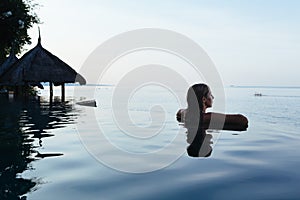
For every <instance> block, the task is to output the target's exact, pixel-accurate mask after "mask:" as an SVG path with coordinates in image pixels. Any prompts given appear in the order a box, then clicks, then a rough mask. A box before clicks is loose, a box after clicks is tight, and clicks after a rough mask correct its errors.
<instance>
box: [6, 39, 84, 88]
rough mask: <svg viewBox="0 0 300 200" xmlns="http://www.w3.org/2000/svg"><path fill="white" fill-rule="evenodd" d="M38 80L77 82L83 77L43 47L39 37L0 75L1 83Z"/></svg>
mask: <svg viewBox="0 0 300 200" xmlns="http://www.w3.org/2000/svg"><path fill="white" fill-rule="evenodd" d="M40 82H53V83H54V84H55V85H60V84H62V83H75V82H79V83H80V84H81V85H84V84H86V81H85V79H84V78H83V77H82V76H81V75H80V74H78V73H77V72H76V71H75V70H74V69H72V68H71V67H70V66H69V65H68V64H66V63H65V62H63V61H62V60H60V59H59V58H58V57H56V56H55V55H53V54H52V53H50V52H49V51H47V50H46V49H44V48H43V47H42V45H41V39H40V37H39V41H38V44H37V45H36V46H35V47H34V48H33V49H31V50H30V51H28V52H27V53H26V54H24V55H23V56H22V58H20V59H19V60H18V61H17V62H16V63H15V64H13V65H12V66H11V67H10V68H9V69H8V70H7V71H6V72H4V73H3V74H2V75H0V83H1V84H2V85H25V84H34V83H40Z"/></svg>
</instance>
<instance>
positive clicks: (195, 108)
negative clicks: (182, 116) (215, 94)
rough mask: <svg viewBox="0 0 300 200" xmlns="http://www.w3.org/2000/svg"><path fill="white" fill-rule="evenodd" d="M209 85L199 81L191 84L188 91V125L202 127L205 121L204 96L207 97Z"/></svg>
mask: <svg viewBox="0 0 300 200" xmlns="http://www.w3.org/2000/svg"><path fill="white" fill-rule="evenodd" d="M208 93H209V87H208V86H207V85H206V84H203V83H199V84H195V85H193V86H191V87H190V88H189V89H188V92H187V104H188V107H187V113H186V123H187V125H193V126H198V127H199V125H200V126H201V127H202V122H203V102H202V99H203V97H207V95H208Z"/></svg>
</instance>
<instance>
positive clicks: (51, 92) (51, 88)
mask: <svg viewBox="0 0 300 200" xmlns="http://www.w3.org/2000/svg"><path fill="white" fill-rule="evenodd" d="M49 86H50V102H52V99H53V85H52V82H51V81H50V82H49Z"/></svg>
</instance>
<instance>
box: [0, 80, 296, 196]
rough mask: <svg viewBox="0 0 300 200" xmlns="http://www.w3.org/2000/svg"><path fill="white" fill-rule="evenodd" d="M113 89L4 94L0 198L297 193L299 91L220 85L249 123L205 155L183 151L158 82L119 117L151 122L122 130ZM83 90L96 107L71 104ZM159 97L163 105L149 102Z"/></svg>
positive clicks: (219, 136) (221, 135)
mask: <svg viewBox="0 0 300 200" xmlns="http://www.w3.org/2000/svg"><path fill="white" fill-rule="evenodd" d="M113 89H114V88H113V87H110V86H102V87H97V88H96V90H95V91H94V93H95V96H93V97H92V96H89V94H88V93H86V94H84V91H87V90H88V87H82V88H80V90H81V91H82V93H81V94H80V95H79V96H76V97H71V96H70V94H72V92H73V88H71V87H67V96H68V95H69V97H68V98H67V100H68V101H69V102H68V103H66V104H61V103H59V99H57V102H56V100H55V101H54V103H53V104H51V105H50V104H49V103H48V100H47V98H46V97H45V98H41V100H40V101H37V100H34V99H31V100H27V101H24V100H20V99H6V98H1V110H0V124H1V126H0V199H1V200H2V199H3V200H4V199H20V198H23V199H26V198H27V199H30V200H31V199H32V200H48V199H49V200H53V199H66V200H68V199H70V200H71V199H72V200H73V199H74V200H77V199H78V200H81V199H89V200H93V199H183V198H184V199H251V200H252V199H299V196H300V190H299V186H298V185H299V182H300V170H299V167H300V159H299V158H300V151H299V143H300V134H299V128H300V115H299V113H300V103H299V100H300V89H280V88H225V94H226V112H228V113H242V114H244V115H246V116H247V117H248V119H249V128H248V130H247V131H245V132H233V131H220V132H212V133H209V134H212V135H213V139H212V141H211V142H212V144H211V146H212V147H213V151H212V154H211V155H210V156H209V157H207V158H192V157H189V156H188V155H187V153H186V147H187V146H188V143H187V141H186V140H187V138H186V129H185V128H184V127H182V126H180V125H179V124H178V123H177V122H176V120H175V113H176V111H177V109H178V104H177V103H178V102H176V99H174V98H173V97H172V96H170V95H168V94H166V93H164V92H163V91H162V90H160V89H159V88H148V90H146V91H143V92H142V93H140V95H135V96H132V98H131V102H130V103H129V104H128V105H126V106H127V108H128V110H129V119H130V120H131V121H126V120H124V121H123V122H124V123H129V122H130V123H132V124H133V125H134V126H135V127H139V128H140V129H137V130H144V129H143V128H145V127H150V128H149V129H147V130H148V131H143V132H137V133H134V134H133V135H130V131H129V135H128V132H126V130H125V131H124V129H122V123H123V122H120V121H118V116H121V117H123V116H122V113H119V114H117V115H118V116H114V114H116V113H114V111H113V109H112V106H111V101H110V97H111V95H112V91H113ZM58 91H59V90H58ZM58 91H56V93H55V94H56V95H58ZM182 92H185V91H182ZM255 92H259V93H262V94H263V96H261V97H256V96H254V95H253V94H254V93H255ZM153 94H155V95H153ZM42 95H47V91H43V92H42ZM81 97H85V98H86V99H92V98H94V99H96V101H97V105H98V107H97V108H92V107H84V106H79V105H76V104H74V102H75V101H79V100H83V99H84V98H81ZM74 98H75V100H74ZM216 98H218V97H217V96H216ZM157 102H159V105H160V106H161V107H163V109H161V108H160V107H159V106H157V107H152V106H153V105H156V104H157ZM119 106H122V105H119ZM151 107H152V108H153V109H152V110H151ZM149 110H151V111H152V112H151V114H152V116H151V114H150V112H149ZM91 113H92V115H90V114H91ZM123 114H124V113H123ZM91 116H92V117H93V119H91ZM124 116H126V115H124ZM127 117H128V116H127ZM126 119H128V118H126ZM156 119H158V120H156ZM161 119H164V124H163V126H162V127H161V124H160V122H161ZM151 120H152V121H151ZM91 122H96V123H97V126H90V123H91ZM116 122H118V123H119V125H116ZM99 127H100V128H99ZM120 127H121V129H120ZM130 130H132V129H130ZM98 132H102V133H104V134H103V135H102V136H98V135H97V133H98ZM126 133H127V134H126ZM85 134H86V135H85ZM85 137H86V138H88V140H86V141H88V145H87V143H85V142H84V138H85ZM92 137H94V138H92ZM97 138H100V139H99V140H98V139H97ZM108 141H109V143H110V144H112V145H113V147H116V149H118V150H121V151H122V152H126V153H127V154H124V155H123V154H119V153H118V151H117V150H116V149H111V147H109V148H108V146H107V143H108ZM170 142H171V143H172V145H171V146H170V145H169V144H170ZM171 147H172V148H171ZM170 148H171V149H170ZM162 149H168V151H165V152H163V151H161V150H162ZM94 150H95V151H94ZM93 151H94V152H96V153H97V155H94V154H93ZM157 152H159V153H158V154H155V153H157ZM135 155H142V156H141V158H140V157H139V158H138V159H135V158H134V156H135ZM143 155H145V156H143ZM146 155H152V156H149V157H146ZM99 158H100V159H99ZM101 158H103V160H101ZM154 169H155V170H154ZM134 170H136V172H139V173H128V172H124V171H131V172H132V171H134ZM138 170H140V171H138ZM143 170H145V171H151V172H147V173H143Z"/></svg>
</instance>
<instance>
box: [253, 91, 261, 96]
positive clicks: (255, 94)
mask: <svg viewBox="0 0 300 200" xmlns="http://www.w3.org/2000/svg"><path fill="white" fill-rule="evenodd" d="M254 96H256V97H261V96H262V93H258V92H255V93H254Z"/></svg>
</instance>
